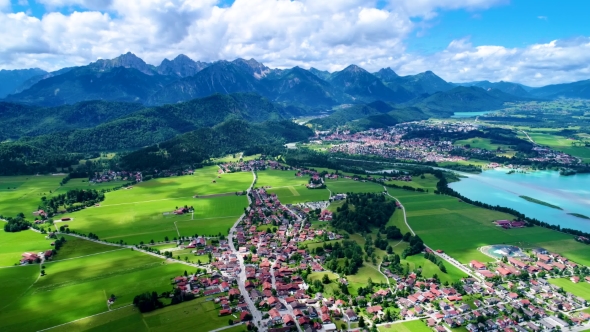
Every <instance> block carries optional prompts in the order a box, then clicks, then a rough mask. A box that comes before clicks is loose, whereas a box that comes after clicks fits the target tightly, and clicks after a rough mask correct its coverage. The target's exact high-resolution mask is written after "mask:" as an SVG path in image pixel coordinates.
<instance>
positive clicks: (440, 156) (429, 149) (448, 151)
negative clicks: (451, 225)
mask: <svg viewBox="0 0 590 332" xmlns="http://www.w3.org/2000/svg"><path fill="white" fill-rule="evenodd" d="M478 129H480V128H479V125H478V124H476V123H473V122H447V121H437V122H432V121H419V122H410V123H403V124H398V125H396V126H393V127H389V128H386V129H370V130H366V131H362V132H354V133H353V132H350V131H346V130H345V131H340V130H337V131H335V132H328V133H325V132H322V133H317V134H316V136H317V137H316V139H315V141H317V142H320V144H321V143H324V142H325V143H327V144H326V146H329V149H328V151H330V152H340V153H346V154H352V155H373V156H379V157H383V158H389V159H398V160H407V161H414V162H457V161H462V160H469V159H470V158H477V159H481V160H489V159H493V158H495V157H496V156H497V152H498V151H490V150H487V149H483V148H478V147H471V146H467V145H466V146H457V145H454V144H453V142H451V141H446V140H439V139H437V138H436V137H428V138H427V137H415V135H411V133H412V132H414V131H425V132H427V131H433V130H436V131H442V132H446V133H454V132H455V133H459V132H463V133H467V132H470V131H474V130H478ZM426 136H427V135H426ZM328 143H329V144H328ZM533 150H534V151H535V152H537V156H535V157H530V158H527V159H528V160H530V161H536V162H555V163H559V164H563V165H571V164H578V163H580V159H579V158H576V157H573V156H570V155H568V154H567V153H563V152H560V151H555V150H553V149H550V148H547V147H542V146H535V147H534V148H533Z"/></svg>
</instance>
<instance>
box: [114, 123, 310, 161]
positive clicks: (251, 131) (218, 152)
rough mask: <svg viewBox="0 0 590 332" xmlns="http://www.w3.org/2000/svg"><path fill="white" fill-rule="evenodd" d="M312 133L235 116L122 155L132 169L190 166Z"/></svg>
mask: <svg viewBox="0 0 590 332" xmlns="http://www.w3.org/2000/svg"><path fill="white" fill-rule="evenodd" d="M312 135H313V131H311V129H309V128H307V127H304V126H299V125H297V124H295V123H293V122H291V121H269V122H264V123H261V124H253V123H249V122H247V121H243V120H237V119H233V120H228V121H226V122H223V123H221V124H219V125H217V126H215V127H213V128H200V129H197V130H195V131H191V132H188V133H185V134H183V135H180V136H177V137H175V138H173V139H171V140H169V141H166V142H163V143H160V144H157V145H153V146H149V147H146V148H143V149H140V150H138V151H135V152H132V153H130V154H128V155H126V156H124V157H123V158H122V163H123V165H124V167H125V168H126V169H132V170H135V169H137V170H145V169H150V168H151V169H168V168H175V167H183V166H190V165H195V164H198V163H201V162H202V161H204V160H207V159H209V158H212V157H218V156H222V155H226V154H230V153H236V152H239V151H248V153H249V154H253V153H259V152H262V151H263V150H264V148H265V146H268V145H275V146H276V145H282V144H285V143H287V142H296V141H303V140H306V139H307V138H308V137H310V136H312Z"/></svg>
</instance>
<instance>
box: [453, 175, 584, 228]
mask: <svg viewBox="0 0 590 332" xmlns="http://www.w3.org/2000/svg"><path fill="white" fill-rule="evenodd" d="M507 172H508V170H507V169H496V170H488V171H485V172H483V173H481V174H464V175H466V176H467V178H463V179H461V181H459V182H453V183H450V184H449V187H451V188H453V189H455V190H456V191H457V192H459V193H461V194H462V195H463V196H465V197H467V198H470V199H472V200H476V201H480V202H484V203H487V204H491V205H500V206H505V207H509V208H513V209H515V210H517V211H519V212H521V213H524V214H525V215H526V216H527V217H531V218H536V219H539V220H541V221H545V222H547V223H550V224H555V225H560V226H561V227H566V228H572V229H578V230H581V231H585V232H590V220H588V219H582V218H579V217H575V216H572V215H569V214H568V213H580V214H583V215H586V216H588V217H590V174H577V175H573V176H561V175H559V173H558V172H554V171H535V172H530V173H526V174H524V173H513V174H507ZM519 196H529V197H532V198H535V199H538V200H541V201H544V202H547V203H550V204H553V205H557V206H559V207H561V208H562V209H563V210H559V209H554V208H550V207H547V206H544V205H540V204H537V203H532V202H529V201H526V200H524V199H523V198H521V197H519Z"/></svg>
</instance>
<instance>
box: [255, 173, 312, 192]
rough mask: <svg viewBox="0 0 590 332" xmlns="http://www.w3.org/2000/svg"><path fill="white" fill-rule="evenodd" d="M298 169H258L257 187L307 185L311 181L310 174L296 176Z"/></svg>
mask: <svg viewBox="0 0 590 332" xmlns="http://www.w3.org/2000/svg"><path fill="white" fill-rule="evenodd" d="M295 173H297V172H296V171H280V170H271V169H267V170H264V171H258V172H257V173H256V174H257V175H258V179H257V180H256V186H257V187H268V186H270V187H271V188H280V187H298V186H305V185H306V184H307V183H308V181H309V176H307V175H305V176H301V177H298V176H295Z"/></svg>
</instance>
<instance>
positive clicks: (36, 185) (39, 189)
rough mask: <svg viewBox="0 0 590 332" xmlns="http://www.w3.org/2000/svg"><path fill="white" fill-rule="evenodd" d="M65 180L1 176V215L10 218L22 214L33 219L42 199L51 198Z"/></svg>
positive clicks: (44, 177) (46, 177)
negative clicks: (33, 213) (51, 193)
mask: <svg viewBox="0 0 590 332" xmlns="http://www.w3.org/2000/svg"><path fill="white" fill-rule="evenodd" d="M63 178H64V175H55V176H54V175H42V176H34V175H26V176H25V175H22V176H0V196H1V197H2V199H1V200H0V215H3V216H7V217H8V216H15V215H17V214H18V213H21V212H22V213H24V214H25V216H26V217H32V215H31V213H32V212H33V211H35V210H36V209H37V207H38V206H39V203H40V202H41V197H43V196H47V197H50V192H53V191H55V190H57V189H59V183H60V182H61V180H62V179H63Z"/></svg>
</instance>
